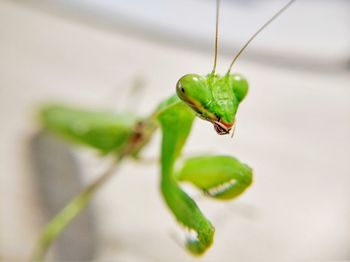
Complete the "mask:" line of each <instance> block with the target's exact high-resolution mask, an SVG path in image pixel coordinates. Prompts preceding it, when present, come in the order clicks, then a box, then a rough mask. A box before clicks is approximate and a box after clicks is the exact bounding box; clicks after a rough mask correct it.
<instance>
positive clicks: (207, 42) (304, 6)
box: [18, 0, 350, 70]
mask: <svg viewBox="0 0 350 262" xmlns="http://www.w3.org/2000/svg"><path fill="white" fill-rule="evenodd" d="M18 1H21V0H18ZM287 1H289V0H273V1H271V0H265V1H239V0H234V1H222V4H221V12H220V53H222V54H225V55H229V56H231V57H233V55H234V53H236V52H237V51H238V49H239V47H241V46H242V45H243V44H244V43H245V41H247V40H248V38H249V37H250V36H251V35H252V34H253V33H254V32H255V31H256V30H257V29H258V28H259V27H260V26H262V25H263V24H264V23H265V22H266V21H267V20H268V19H269V18H270V17H272V15H273V14H275V13H276V12H277V10H279V9H280V8H281V7H282V6H283V5H285V4H286V3H287ZM22 2H23V3H26V4H31V5H35V6H41V7H44V8H46V10H50V11H54V12H56V13H59V14H61V15H62V14H65V15H67V16H68V17H70V18H74V19H77V18H79V19H83V20H85V22H86V21H94V22H98V24H99V25H102V26H104V27H108V28H112V29H116V30H119V31H122V32H124V33H125V32H127V33H131V32H132V33H131V34H136V35H142V36H143V37H148V38H157V39H158V40H161V41H163V42H165V43H167V44H173V45H179V46H186V45H191V46H192V48H194V49H205V50H208V49H209V50H212V48H213V36H214V29H215V1H214V0H210V1H209V0H207V1H203V0H176V1H174V0H148V1H143V0H132V1H122V0H117V1H116V0H52V1H47V0H29V1H28V0H25V1H22ZM349 14H350V2H349V1H346V0H345V1H344V0H333V1H328V0H318V1H317V2H315V1H314V0H302V1H300V0H299V1H296V2H295V3H294V4H293V5H292V6H291V7H290V8H289V9H288V10H287V11H286V12H285V13H284V14H283V15H282V16H280V17H279V18H278V19H277V20H276V21H274V22H273V23H272V24H271V25H270V26H269V28H267V29H266V30H264V32H263V33H262V34H261V35H260V36H259V37H258V38H256V40H255V41H254V43H253V44H252V45H251V46H250V47H249V52H248V53H245V54H244V56H245V57H247V58H251V59H255V60H257V59H259V60H263V61H265V62H266V61H273V62H274V63H283V64H290V65H296V66H297V67H307V68H316V69H320V68H321V69H322V68H323V69H328V70H335V69H338V70H339V69H343V68H344V67H345V66H347V63H348V61H349V57H350V30H349V24H350V15H349Z"/></svg>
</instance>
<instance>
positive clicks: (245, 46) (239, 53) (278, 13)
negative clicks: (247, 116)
mask: <svg viewBox="0 0 350 262" xmlns="http://www.w3.org/2000/svg"><path fill="white" fill-rule="evenodd" d="M295 1H296V0H291V1H289V2H288V3H287V4H286V5H284V6H283V7H282V8H281V9H280V10H279V11H278V12H277V13H276V14H275V15H274V16H273V17H271V18H270V19H269V20H268V21H267V22H266V23H265V24H264V25H263V26H262V27H260V28H259V30H258V31H256V32H255V33H254V34H253V35H252V36H251V37H250V38H249V40H248V41H247V42H246V43H245V44H244V46H243V47H242V48H241V49H240V50H239V51H238V53H237V55H236V56H235V57H234V58H233V60H232V62H231V64H230V67H229V69H228V71H227V74H230V72H231V69H232V66H233V64H234V63H235V62H236V60H237V59H238V57H239V56H240V55H241V54H242V53H243V51H244V50H245V49H246V48H247V46H248V45H249V44H250V42H252V41H253V40H254V38H255V37H256V36H257V35H258V34H259V33H260V32H261V31H263V30H264V29H265V28H266V27H267V26H268V25H269V24H270V23H271V22H272V21H274V20H275V19H276V18H277V17H278V16H279V15H280V14H282V13H283V12H284V11H285V10H287V8H288V7H289V6H291V4H293V3H294V2H295ZM215 62H216V61H215ZM214 69H215V67H214Z"/></svg>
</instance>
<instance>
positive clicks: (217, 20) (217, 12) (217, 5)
mask: <svg viewBox="0 0 350 262" xmlns="http://www.w3.org/2000/svg"><path fill="white" fill-rule="evenodd" d="M219 9H220V0H216V28H215V51H214V66H213V71H212V74H215V70H216V61H217V59H218V38H219Z"/></svg>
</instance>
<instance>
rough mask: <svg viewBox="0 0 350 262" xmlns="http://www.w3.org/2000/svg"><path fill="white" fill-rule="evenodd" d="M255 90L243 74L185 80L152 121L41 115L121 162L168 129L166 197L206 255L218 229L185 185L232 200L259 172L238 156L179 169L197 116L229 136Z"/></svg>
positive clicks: (71, 208)
mask: <svg viewBox="0 0 350 262" xmlns="http://www.w3.org/2000/svg"><path fill="white" fill-rule="evenodd" d="M182 89H184V90H182ZM247 90H248V84H247V82H246V80H245V79H244V78H242V77H241V76H239V75H226V76H223V77H220V76H218V75H213V74H210V75H208V76H206V77H200V76H198V75H195V74H191V75H186V76H184V77H182V78H181V79H180V80H179V82H178V84H177V94H178V96H177V95H174V96H172V97H170V98H169V99H166V100H165V101H163V102H162V103H160V104H159V106H158V107H157V108H156V110H155V111H154V112H153V113H152V114H151V115H150V116H149V117H146V118H137V117H134V116H131V115H126V114H125V115H124V114H114V113H111V112H96V111H90V110H81V109H74V108H71V107H64V106H47V107H44V108H43V109H42V111H41V112H40V116H41V122H42V123H43V126H44V127H46V128H48V129H49V130H51V131H52V132H54V133H56V134H59V135H61V136H62V137H64V138H68V140H70V141H73V142H76V143H78V144H84V145H86V146H89V147H92V148H95V149H97V150H99V151H100V152H102V153H114V154H116V155H117V156H118V157H119V158H120V159H121V158H124V157H127V156H135V154H136V153H138V152H139V151H140V150H142V148H143V147H144V146H145V145H146V144H147V142H148V141H149V139H150V138H151V137H152V135H153V133H154V131H155V130H156V128H157V127H159V126H160V128H161V131H162V144H161V156H160V159H161V182H160V187H161V192H162V194H163V197H164V200H165V202H166V203H167V205H168V207H169V208H170V210H171V211H172V213H173V214H174V216H175V218H176V219H177V221H178V222H179V223H180V224H182V225H183V226H184V227H185V228H187V229H189V230H191V231H194V232H195V233H196V237H195V238H189V239H188V241H187V242H186V247H187V249H188V250H189V251H190V252H191V253H193V254H197V255H200V254H203V253H204V252H205V251H206V250H207V249H208V248H209V247H210V246H211V244H212V243H213V237H214V232H215V229H214V226H213V225H212V224H211V222H210V221H209V220H208V219H207V218H206V217H205V216H204V215H203V213H202V212H201V210H200V209H199V208H198V206H197V204H196V203H195V202H194V200H193V199H192V198H191V197H190V196H188V195H187V193H186V192H185V191H183V190H182V188H181V187H180V182H186V183H191V184H193V185H194V186H196V187H197V188H198V189H199V190H201V191H202V192H203V193H204V194H205V195H206V196H208V197H211V198H215V199H225V200H227V199H232V198H235V197H237V196H239V195H240V194H241V193H243V192H244V190H245V189H246V188H247V187H248V186H249V185H250V184H251V183H252V170H251V168H250V167H248V166H247V165H245V164H243V163H241V162H240V161H238V160H237V159H236V158H234V157H232V156H208V155H202V156H197V157H193V158H190V159H185V160H184V161H183V164H182V166H180V167H178V169H175V166H177V165H176V162H177V160H178V158H179V157H180V155H181V152H182V149H183V146H184V145H185V143H186V140H187V137H188V135H189V134H190V131H191V128H192V123H193V121H194V119H195V116H196V114H197V115H198V116H200V117H201V118H203V119H205V120H208V121H210V122H212V123H213V124H214V127H215V129H216V131H217V132H218V133H220V132H221V134H222V132H223V130H224V127H226V126H227V130H228V131H229V130H230V127H232V126H233V123H234V119H235V115H236V112H237V109H238V105H239V103H240V102H241V101H242V99H243V98H244V97H245V95H246V93H247ZM227 130H224V131H227ZM227 133H228V132H227ZM97 182H98V183H97ZM97 182H96V183H95V184H93V185H92V186H91V187H92V188H93V190H91V189H90V190H88V189H87V190H86V191H84V192H82V193H81V195H79V196H78V197H77V198H76V199H74V200H73V201H72V202H71V203H70V204H69V205H68V206H67V207H66V208H65V209H64V210H63V211H62V212H61V213H59V214H58V215H57V217H56V218H55V219H54V220H53V222H52V223H50V224H49V225H48V226H47V228H46V229H45V230H44V232H43V234H42V236H41V238H40V241H39V244H38V248H37V255H36V258H42V256H43V254H44V253H45V251H46V248H47V247H48V246H49V245H50V243H51V242H52V241H53V240H54V239H55V238H56V237H57V236H58V234H59V233H60V232H61V231H62V230H63V229H64V228H65V226H66V225H67V224H68V223H69V222H70V221H71V220H72V219H73V218H74V217H75V216H76V215H77V214H78V213H79V212H80V211H81V210H82V209H83V208H84V207H85V206H86V204H87V202H88V200H89V199H90V198H91V195H92V194H93V192H95V190H96V188H98V187H99V186H100V184H101V181H97Z"/></svg>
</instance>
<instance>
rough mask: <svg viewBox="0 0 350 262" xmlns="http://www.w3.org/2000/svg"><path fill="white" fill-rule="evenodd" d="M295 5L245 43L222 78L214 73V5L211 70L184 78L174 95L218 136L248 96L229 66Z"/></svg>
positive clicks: (241, 80)
mask: <svg viewBox="0 0 350 262" xmlns="http://www.w3.org/2000/svg"><path fill="white" fill-rule="evenodd" d="M295 1H296V0H290V1H289V2H288V3H287V4H286V5H284V6H283V7H282V8H281V9H280V10H279V11H278V12H277V13H276V14H275V15H274V16H272V17H271V18H270V19H269V20H268V21H267V22H266V23H265V24H263V26H261V27H260V28H259V29H258V30H257V31H256V32H255V33H254V34H253V35H252V36H251V37H250V38H249V39H248V41H247V42H246V43H245V44H244V45H243V47H242V48H241V49H240V50H239V51H238V53H237V54H236V55H235V57H234V58H233V60H232V62H231V64H230V66H229V69H228V71H227V73H226V74H225V75H224V76H220V75H217V74H216V73H215V70H216V62H217V54H218V31H219V6H220V0H217V1H216V34H215V49H214V65H213V70H212V72H211V73H210V74H208V75H207V76H201V75H198V74H187V75H184V76H183V77H181V78H180V80H179V81H178V82H177V85H176V93H177V95H178V96H179V97H180V99H181V100H182V101H183V102H185V103H186V104H187V105H188V106H190V107H191V108H192V109H193V110H194V111H195V112H196V113H197V114H198V116H199V117H200V118H203V119H204V120H207V121H209V122H211V123H213V125H214V128H215V131H216V132H217V133H218V134H220V135H225V134H228V133H230V131H231V129H232V128H233V127H234V124H235V116H236V112H237V109H238V105H239V103H240V102H241V101H242V100H243V99H244V97H245V96H246V94H247V92H248V82H247V80H246V79H245V78H244V77H242V76H241V75H238V74H231V73H230V72H231V69H232V66H233V65H234V64H235V62H236V60H237V59H238V58H239V57H240V55H241V54H242V53H243V51H244V50H245V49H246V48H247V47H248V45H249V44H250V43H251V42H252V41H253V40H254V38H255V37H256V36H257V35H259V34H260V32H261V31H263V30H264V29H265V28H266V27H267V26H268V25H269V24H270V23H271V22H272V21H274V20H275V19H276V18H277V17H278V16H279V15H280V14H282V13H283V12H284V11H285V10H286V9H287V8H288V7H289V6H290V5H291V4H293V3H294V2H295Z"/></svg>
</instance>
